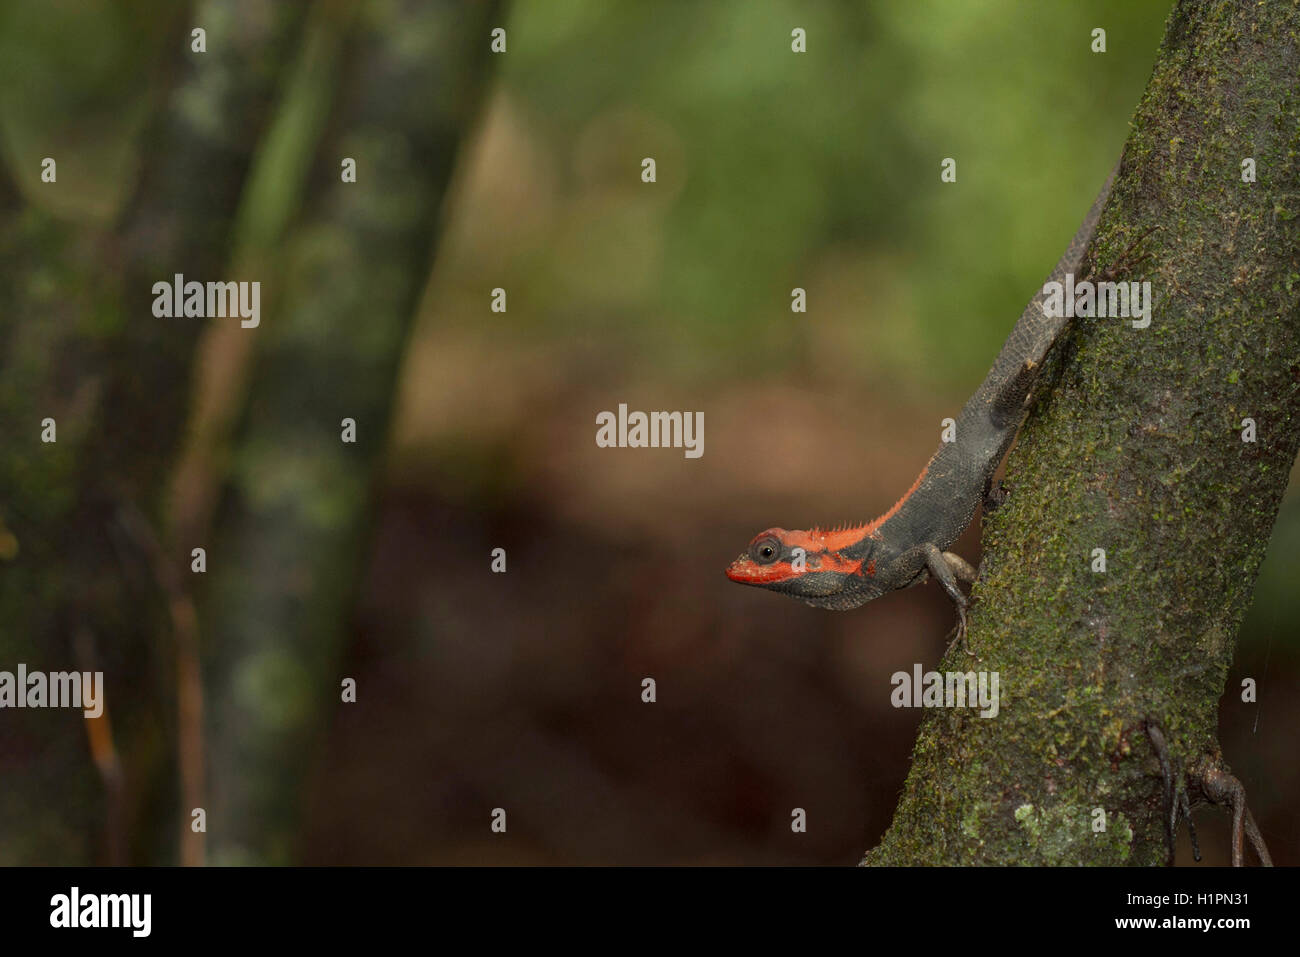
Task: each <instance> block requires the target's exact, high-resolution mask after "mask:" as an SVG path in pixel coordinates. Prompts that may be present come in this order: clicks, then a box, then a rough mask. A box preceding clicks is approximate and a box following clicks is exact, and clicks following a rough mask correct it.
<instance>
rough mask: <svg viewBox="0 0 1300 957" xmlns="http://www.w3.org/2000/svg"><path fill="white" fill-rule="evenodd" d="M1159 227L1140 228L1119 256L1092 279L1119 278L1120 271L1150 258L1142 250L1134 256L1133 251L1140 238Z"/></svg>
mask: <svg viewBox="0 0 1300 957" xmlns="http://www.w3.org/2000/svg"><path fill="white" fill-rule="evenodd" d="M1160 228H1161V227H1160V226H1159V225H1156V226H1148V227H1147V228H1146V229H1144V230H1142V232H1140V233H1138V235H1137V238H1136V239H1134V240H1133V241H1132V242H1131V243H1129V244H1128V246H1126V247H1125V249H1124V251H1123V252H1122V253H1120V254H1119V258H1118V259H1116V260H1115V261H1114V262H1113V263H1111V264H1110V265H1109V266H1107V267H1106V268H1105V269H1103V270H1101V272H1099V273H1098V274H1097V277H1096V279H1095V280H1093V281H1094V282H1114V281H1115V280H1116V279H1117V278H1119V275H1120V274H1121V273H1123V272H1126V271H1128V270H1132V269H1136V268H1137V267H1138V266H1140V265H1142V264H1143V263H1144V262H1146V261H1147V260H1148V259H1150V258H1151V254H1150V253H1148V252H1144V253H1142V255H1140V256H1134V255H1133V253H1134V251H1135V250H1136V249H1137V248H1138V246H1139V245H1140V244H1141V243H1142V240H1144V239H1146V238H1147V237H1148V236H1150V235H1151V234H1152V233H1153V232H1155V231H1156V230H1157V229H1160ZM1088 278H1089V279H1092V275H1091V271H1090V273H1089V276H1088Z"/></svg>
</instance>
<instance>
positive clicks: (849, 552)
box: [727, 166, 1118, 639]
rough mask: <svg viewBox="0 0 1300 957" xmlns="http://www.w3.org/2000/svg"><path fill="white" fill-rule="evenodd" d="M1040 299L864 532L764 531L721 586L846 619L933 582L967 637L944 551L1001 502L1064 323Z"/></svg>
mask: <svg viewBox="0 0 1300 957" xmlns="http://www.w3.org/2000/svg"><path fill="white" fill-rule="evenodd" d="M1117 170H1118V166H1117V167H1116V170H1112V171H1111V174H1110V176H1109V177H1108V178H1107V179H1106V184H1105V185H1104V186H1103V187H1102V189H1101V193H1100V194H1099V195H1098V196H1097V199H1096V200H1095V201H1094V202H1093V204H1092V208H1091V209H1090V210H1088V215H1087V216H1086V217H1085V218H1084V220H1083V225H1081V226H1080V227H1079V231H1078V232H1077V233H1075V234H1074V239H1073V240H1071V241H1070V245H1069V247H1068V248H1067V249H1066V250H1065V254H1064V255H1062V256H1061V260H1060V262H1058V263H1057V264H1056V269H1054V270H1053V271H1052V274H1051V276H1050V277H1048V280H1047V281H1048V282H1059V283H1064V281H1065V276H1066V274H1067V273H1071V274H1075V275H1076V279H1078V278H1079V277H1078V276H1077V273H1078V270H1079V268H1080V267H1081V265H1082V264H1083V258H1084V252H1085V251H1086V250H1087V247H1088V243H1089V242H1090V241H1091V240H1092V235H1093V232H1094V230H1095V229H1096V226H1097V219H1098V217H1099V216H1100V215H1101V210H1102V207H1103V206H1104V205H1105V203H1106V200H1107V198H1108V197H1109V196H1110V189H1111V184H1112V183H1113V182H1114V180H1115V172H1116V171H1117ZM1045 300H1046V295H1045V294H1044V292H1042V291H1041V290H1040V291H1039V293H1038V294H1037V295H1035V296H1034V298H1033V299H1031V300H1030V301H1029V305H1028V306H1026V307H1025V311H1024V312H1023V313H1022V314H1021V316H1020V321H1019V322H1017V323H1016V325H1015V328H1014V329H1012V330H1011V335H1009V336H1008V337H1007V341H1006V343H1005V344H1003V346H1002V351H1001V352H1000V353H998V357H997V360H996V361H995V362H994V363H993V368H992V369H990V370H989V374H988V375H987V376H986V377H985V378H984V382H983V383H982V384H981V385H980V387H979V389H978V390H977V391H976V392H975V394H974V395H973V396H971V398H970V401H968V402H967V403H966V405H965V407H964V408H963V409H962V410H961V414H960V415H959V416H958V417H957V419H956V434H955V436H954V441H952V442H943V443H941V444H940V446H939V450H938V451H937V452H935V453H934V455H932V456H930V461H929V462H927V463H926V464H925V467H924V468H923V469H921V474H920V475H918V476H917V478H916V481H915V482H913V483H912V487H911V488H910V489H908V490H907V492H906V493H905V494H904V495H903V497H902V498H900V499H899V500H898V501H897V502H895V503H894V506H893V507H892V508H891V509H889V511H887V512H885V514H883V515H881V516H880V517H879V518H877V519H875V520H874V521H870V522H867V523H866V524H865V525H855V526H851V527H844V528H836V529H831V530H829V531H822V530H821V529H817V528H813V529H809V530H807V531H786V530H785V529H784V528H769V529H768V530H767V531H765V532H761V533H760V534H758V535H757V536H755V538H754V540H753V541H751V542H750V543H749V547H748V548H747V549H745V551H744V552H743V553H742V554H741V555H740V557H739V558H737V559H736V560H735V561H734V562H732V563H731V565H730V567H728V568H727V577H728V578H730V579H731V580H732V581H735V582H740V583H741V584H744V585H756V586H758V587H759V588H767V589H770V590H772V591H777V592H781V593H783V594H786V595H791V596H793V597H795V598H800V599H802V600H803V601H804V602H806V603H807V604H809V605H815V606H817V607H818V608H832V609H836V610H845V609H849V608H857V607H858V606H859V605H862V604H865V603H866V602H869V601H871V599H873V598H878V597H880V596H881V595H884V594H887V593H888V592H891V591H895V590H896V589H899V588H907V587H908V586H910V585H916V584H919V583H921V582H923V581H925V580H926V578H927V577H929V576H933V577H934V578H935V580H936V581H938V582H939V584H940V585H942V586H943V590H944V591H945V592H947V593H948V596H949V597H950V598H951V599H952V601H953V604H954V605H955V606H956V608H957V637H958V638H962V639H964V637H965V634H966V605H967V599H966V596H965V595H964V594H962V591H961V589H960V588H958V586H957V583H958V581H964V582H967V583H970V582H973V581H974V580H975V577H976V570H975V569H974V568H972V567H971V565H970V564H969V563H968V562H966V561H965V560H964V559H962V558H961V557H960V556H958V555H955V554H953V553H952V552H950V551H947V549H948V548H949V547H950V546H951V545H952V544H953V542H955V541H956V540H957V539H958V538H959V537H960V536H961V534H962V532H964V531H965V530H966V528H967V526H969V525H970V523H971V520H972V519H973V518H974V517H975V512H976V509H977V508H978V507H979V505H980V503H981V502H984V503H985V504H986V507H987V506H991V505H996V504H998V502H999V501H1000V492H1001V490H1000V489H999V490H994V489H993V488H992V481H993V473H994V472H995V471H996V470H997V467H998V464H999V463H1000V462H1001V461H1002V458H1003V456H1004V455H1006V452H1007V449H1008V448H1009V447H1010V445H1011V442H1012V440H1013V439H1014V438H1015V436H1016V432H1017V431H1018V430H1019V429H1020V424H1021V422H1023V421H1024V418H1025V415H1026V413H1027V411H1028V408H1029V405H1030V396H1031V394H1032V389H1033V386H1034V383H1035V380H1036V379H1037V378H1038V374H1039V372H1040V371H1041V370H1042V366H1043V362H1044V360H1045V359H1046V358H1047V354H1048V352H1049V351H1050V350H1051V348H1052V346H1053V345H1054V344H1055V343H1056V341H1057V339H1058V338H1060V336H1061V333H1062V331H1063V330H1064V329H1065V326H1066V323H1067V322H1068V321H1069V320H1068V319H1067V318H1065V316H1064V313H1065V310H1059V311H1060V312H1062V313H1063V315H1061V316H1054V315H1050V314H1049V311H1048V310H1047V309H1046V308H1045V306H1044V302H1045Z"/></svg>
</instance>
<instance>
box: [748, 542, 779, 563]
mask: <svg viewBox="0 0 1300 957" xmlns="http://www.w3.org/2000/svg"><path fill="white" fill-rule="evenodd" d="M780 555H781V543H780V542H778V541H777V540H776V539H775V538H760V539H759V540H758V541H756V542H755V543H754V544H753V545H751V546H749V557H750V558H752V559H754V561H756V562H758V564H760V565H770V564H772V563H773V562H774V561H776V560H777V558H779V557H780Z"/></svg>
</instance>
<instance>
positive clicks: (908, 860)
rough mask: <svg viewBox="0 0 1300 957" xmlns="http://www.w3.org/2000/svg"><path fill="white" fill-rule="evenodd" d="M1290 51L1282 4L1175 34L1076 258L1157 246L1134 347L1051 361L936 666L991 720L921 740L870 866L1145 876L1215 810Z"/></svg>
mask: <svg viewBox="0 0 1300 957" xmlns="http://www.w3.org/2000/svg"><path fill="white" fill-rule="evenodd" d="M1297 36H1300V6H1298V5H1297V4H1295V3H1246V2H1241V0H1182V2H1179V3H1178V4H1177V5H1176V6H1175V8H1174V10H1173V11H1172V13H1171V15H1170V18H1169V21H1168V24H1167V28H1166V34H1165V38H1164V41H1163V43H1162V45H1161V48H1160V52H1159V54H1158V57H1157V61H1156V67H1155V70H1154V73H1153V75H1152V77H1151V81H1150V83H1149V85H1148V87H1147V90H1146V93H1145V94H1144V96H1143V98H1142V100H1141V102H1140V104H1139V106H1138V109H1137V113H1136V117H1135V119H1134V121H1133V124H1132V133H1131V135H1130V137H1129V141H1128V144H1127V147H1126V150H1125V159H1124V163H1123V166H1122V168H1121V171H1120V175H1119V177H1118V179H1117V183H1116V187H1115V192H1114V195H1113V198H1112V201H1111V203H1110V205H1109V208H1108V210H1107V212H1106V214H1105V215H1104V216H1103V218H1102V222H1101V226H1100V229H1099V231H1098V235H1097V238H1096V240H1095V242H1094V244H1093V251H1092V255H1091V260H1092V262H1093V263H1094V264H1096V265H1099V266H1103V267H1104V266H1106V265H1107V264H1110V263H1113V262H1115V261H1116V260H1118V259H1120V257H1121V254H1122V253H1123V251H1124V250H1125V248H1126V247H1127V246H1128V245H1129V243H1130V242H1131V241H1132V240H1133V239H1134V238H1135V237H1137V236H1139V235H1141V234H1142V233H1143V231H1144V230H1146V229H1147V228H1148V227H1152V226H1158V227H1159V231H1157V232H1155V233H1153V234H1151V235H1150V236H1148V237H1146V239H1145V240H1144V241H1143V243H1142V250H1143V251H1144V252H1147V253H1149V254H1150V259H1149V260H1148V261H1147V263H1146V264H1145V266H1144V267H1142V268H1141V269H1140V270H1138V274H1133V275H1125V276H1121V278H1127V279H1150V280H1151V282H1152V293H1153V300H1154V311H1153V316H1152V321H1151V324H1150V326H1149V327H1148V328H1145V329H1138V328H1134V327H1133V325H1132V323H1131V322H1129V321H1125V320H1120V319H1078V320H1076V321H1075V322H1074V323H1073V328H1072V329H1071V331H1070V332H1069V334H1068V338H1067V339H1066V340H1065V341H1064V343H1063V344H1062V345H1060V346H1058V349H1057V354H1056V356H1055V357H1054V358H1053V365H1054V367H1055V368H1054V369H1052V368H1049V370H1048V373H1047V374H1046V375H1045V379H1046V381H1045V383H1044V388H1043V392H1044V395H1043V396H1042V398H1041V400H1040V402H1039V404H1038V406H1037V408H1036V409H1035V410H1034V411H1033V413H1032V414H1031V416H1030V418H1029V420H1028V421H1027V423H1026V425H1025V427H1024V429H1023V431H1022V433H1021V437H1020V442H1019V445H1018V447H1017V448H1016V449H1015V450H1014V451H1013V453H1012V455H1011V457H1010V461H1009V463H1008V467H1007V478H1006V484H1007V485H1008V486H1009V488H1010V490H1011V497H1010V499H1009V501H1008V503H1007V504H1006V505H1005V506H1004V507H1003V508H1001V509H999V510H998V511H996V512H994V513H993V514H992V515H991V516H989V517H988V519H987V520H986V522H985V528H984V547H985V550H984V564H983V568H982V577H981V581H980V582H979V583H978V584H977V586H976V588H975V591H974V596H975V598H976V601H977V603H976V605H975V606H974V609H973V612H972V616H971V629H970V635H969V640H970V644H971V646H972V648H973V649H974V650H975V651H976V652H977V653H978V655H979V656H980V659H981V660H980V661H978V662H972V660H971V659H968V658H967V657H966V656H965V655H964V654H963V653H962V651H961V650H960V649H954V650H952V651H951V652H950V653H949V655H948V656H947V657H946V659H945V662H944V665H943V667H944V668H945V669H948V670H957V671H963V672H964V671H968V670H971V669H978V670H988V671H997V672H999V675H1000V684H1001V692H1002V699H1001V706H1000V712H999V714H998V715H997V717H996V718H991V719H984V718H980V717H978V716H977V715H976V714H975V713H974V712H973V711H971V710H962V709H951V710H945V709H936V710H933V711H930V712H929V713H928V714H927V716H926V718H925V720H924V721H923V722H922V726H921V730H920V734H919V738H918V741H917V744H916V748H915V752H914V756H913V765H912V768H911V771H910V773H909V775H908V778H907V782H906V785H905V788H904V792H903V795H902V797H901V799H900V801H899V805H898V807H897V809H896V811H895V815H894V820H893V823H892V824H891V826H890V828H889V829H888V831H887V832H886V833H885V835H884V837H883V839H882V841H881V843H880V845H879V846H878V847H876V848H875V849H873V850H872V851H870V852H868V854H867V855H866V858H865V859H864V861H863V863H864V864H976V863H978V864H1147V865H1149V864H1160V863H1165V862H1168V861H1171V860H1172V840H1171V837H1170V834H1171V830H1172V828H1171V827H1170V826H1169V816H1168V810H1169V805H1171V804H1172V805H1174V806H1175V808H1176V806H1177V804H1178V803H1179V795H1180V794H1186V795H1187V796H1188V797H1190V803H1191V804H1192V805H1195V804H1196V803H1197V802H1204V801H1209V802H1213V803H1225V802H1228V801H1230V800H1231V799H1232V797H1233V793H1234V791H1235V788H1233V787H1231V786H1229V785H1230V784H1233V783H1235V782H1233V781H1232V779H1231V778H1230V775H1229V772H1228V771H1227V768H1226V765H1224V764H1223V758H1222V756H1221V753H1220V749H1219V745H1218V742H1217V736H1216V729H1217V723H1218V722H1217V717H1218V705H1219V698H1220V696H1221V695H1222V694H1223V693H1224V683H1225V681H1226V679H1227V675H1228V669H1229V666H1230V664H1231V662H1232V658H1233V654H1234V650H1235V644H1236V636H1237V632H1238V629H1239V627H1240V625H1241V622H1242V619H1243V617H1244V616H1245V613H1246V611H1247V609H1248V607H1249V604H1250V600H1251V594H1252V591H1253V587H1254V583H1255V578H1256V574H1257V572H1258V570H1259V566H1260V562H1261V560H1262V559H1263V557H1264V553H1265V549H1266V547H1267V545H1268V541H1269V536H1270V532H1271V529H1272V526H1273V522H1274V519H1275V517H1276V515H1277V511H1278V506H1279V504H1280V502H1281V499H1282V496H1283V493H1284V492H1285V490H1286V485H1287V479H1288V475H1289V472H1290V469H1291V466H1292V464H1293V462H1294V461H1295V457H1296V451H1297V445H1298V444H1300V308H1298V306H1297V291H1298V290H1297V285H1298V284H1300V232H1298V230H1297V217H1298V216H1300V165H1298V164H1297V162H1296V156H1297V152H1298V151H1300V90H1297V81H1296V77H1297V75H1300V52H1298V51H1297V41H1296V37H1297ZM1247 158H1251V159H1253V160H1254V163H1255V167H1256V170H1257V176H1258V181H1256V182H1243V161H1244V160H1246V159H1247ZM1099 174H1100V171H1099ZM1099 178H1100V175H1099ZM1080 206H1081V207H1082V203H1081V204H1080ZM1053 373H1055V374H1053ZM1246 419H1251V420H1253V422H1254V423H1255V427H1256V429H1257V436H1256V437H1255V440H1254V441H1243V434H1244V432H1245V430H1246V429H1247V427H1248V426H1247V424H1245V422H1244V420H1246ZM1099 548H1100V549H1104V550H1105V562H1106V564H1105V571H1104V572H1098V571H1094V563H1095V560H1096V556H1095V553H1094V549H1099ZM1237 700H1238V695H1237V693H1235V692H1234V691H1233V689H1229V695H1228V697H1227V698H1226V699H1225V705H1226V706H1231V705H1232V704H1233V703H1235V702H1236V701H1237ZM1149 729H1153V730H1149ZM1161 738H1163V740H1164V741H1165V742H1166V743H1167V752H1168V755H1167V765H1168V769H1169V775H1168V783H1166V776H1165V774H1164V773H1162V766H1161V758H1160V756H1159V755H1158V754H1157V750H1156V749H1155V748H1154V747H1153V744H1152V741H1153V740H1158V739H1161ZM1225 781H1227V782H1228V785H1225ZM1101 823H1104V830H1103V829H1100V824H1101Z"/></svg>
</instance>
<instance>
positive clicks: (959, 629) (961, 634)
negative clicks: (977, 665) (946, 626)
mask: <svg viewBox="0 0 1300 957" xmlns="http://www.w3.org/2000/svg"><path fill="white" fill-rule="evenodd" d="M953 604H954V605H955V606H956V608H957V625H956V627H955V628H954V629H953V631H954V632H956V634H954V635H953V638H952V641H950V642H948V647H947V648H946V649H944V656H945V657H947V655H948V654H949V653H950V652H951V651H952V649H953V646H954V645H955V644H957V643H958V642H961V650H962V651H964V652H966V654H968V655H970V656H971V657H972V658H974V659H975V660H976V661H979V660H980V656H979V655H977V654H976V653H975V652H973V651H971V650H970V645H968V644H967V643H966V603H965V602H964V601H963V602H953Z"/></svg>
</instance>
